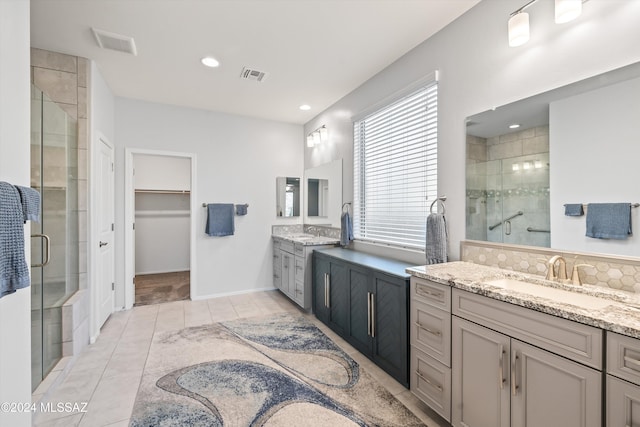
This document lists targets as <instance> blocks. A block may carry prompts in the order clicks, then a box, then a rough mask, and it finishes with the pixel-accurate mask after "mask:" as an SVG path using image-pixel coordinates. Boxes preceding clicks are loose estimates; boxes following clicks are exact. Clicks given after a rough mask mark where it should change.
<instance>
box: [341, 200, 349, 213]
mask: <svg viewBox="0 0 640 427" xmlns="http://www.w3.org/2000/svg"><path fill="white" fill-rule="evenodd" d="M345 206H346V207H347V212H349V207H350V206H351V202H344V203H343V204H342V212H344V207H345Z"/></svg>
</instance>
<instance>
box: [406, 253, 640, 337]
mask: <svg viewBox="0 0 640 427" xmlns="http://www.w3.org/2000/svg"><path fill="white" fill-rule="evenodd" d="M407 273H409V274H411V275H412V276H416V277H419V278H422V279H427V280H431V281H434V282H437V283H442V284H444V285H449V286H452V287H453V288H457V289H462V290H464V291H468V292H473V293H475V294H479V295H484V296H486V297H489V298H493V299H495V300H499V301H505V302H508V303H511V304H516V305H519V306H522V307H526V308H530V309H533V310H537V311H540V312H543V313H547V314H551V315H553V316H557V317H561V318H564V319H569V320H573V321H576V322H579V323H583V324H586V325H590V326H595V327H597V328H601V329H605V330H607V331H613V332H617V333H619V334H623V335H627V336H631V337H634V338H640V295H638V294H632V293H629V292H624V291H617V290H615V289H610V288H604V287H600V286H591V285H582V286H575V285H570V284H567V285H565V284H562V283H557V282H552V281H548V280H545V279H543V278H541V277H540V276H535V275H531V274H526V273H520V272H515V271H510V270H503V269H499V268H495V267H487V266H484V265H479V264H473V263H469V262H463V261H456V262H449V263H445V264H435V265H425V266H419V267H412V268H408V269H407ZM497 279H515V280H520V281H526V282H529V283H532V287H535V286H536V285H538V286H548V287H553V288H557V289H562V290H568V291H572V292H577V293H583V294H587V295H591V296H597V297H600V298H604V299H607V300H610V302H611V304H610V305H607V306H605V307H603V308H597V309H596V308H587V307H586V306H580V305H579V303H578V302H576V303H575V305H574V304H573V303H571V304H569V303H563V302H558V301H554V300H552V299H548V298H543V297H540V296H536V295H533V294H530V293H528V292H524V291H516V290H511V289H505V288H502V287H499V286H494V285H491V284H488V283H487V282H490V281H493V280H497ZM532 293H533V292H532Z"/></svg>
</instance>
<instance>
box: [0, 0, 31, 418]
mask: <svg viewBox="0 0 640 427" xmlns="http://www.w3.org/2000/svg"><path fill="white" fill-rule="evenodd" d="M29 56H30V51H29V2H26V1H21V0H3V1H0V93H1V94H2V96H0V181H6V182H10V183H12V184H17V185H24V186H29V171H30V166H29V155H30V154H29V150H30V144H29V135H30V122H29V120H30V116H31V113H30V106H29V102H30V98H31V96H30V92H31V89H30V87H31V84H30V76H31V73H30V71H29V61H30V59H29ZM29 235H30V223H29V222H27V225H25V241H26V243H25V246H26V247H25V249H26V257H27V264H29V263H30V258H31V257H30V246H29V238H28V236H29ZM0 402H16V403H18V402H31V289H30V288H25V289H21V290H19V291H17V292H16V293H14V294H11V295H7V296H5V297H4V298H2V299H0ZM0 425H2V426H15V427H27V426H30V425H31V414H30V413H29V412H28V411H24V412H21V413H11V412H5V411H0Z"/></svg>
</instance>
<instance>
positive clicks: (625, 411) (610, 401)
mask: <svg viewBox="0 0 640 427" xmlns="http://www.w3.org/2000/svg"><path fill="white" fill-rule="evenodd" d="M607 426H608V427H638V426H640V387H638V386H637V385H635V384H631V383H628V382H626V381H623V380H621V379H619V378H616V377H614V376H612V375H607Z"/></svg>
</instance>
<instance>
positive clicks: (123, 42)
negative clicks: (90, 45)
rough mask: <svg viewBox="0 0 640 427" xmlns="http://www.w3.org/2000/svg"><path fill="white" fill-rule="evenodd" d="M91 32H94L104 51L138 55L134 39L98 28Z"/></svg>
mask: <svg viewBox="0 0 640 427" xmlns="http://www.w3.org/2000/svg"><path fill="white" fill-rule="evenodd" d="M91 31H93V35H94V36H95V38H96V42H98V46H100V47H101V48H103V49H111V50H117V51H118V52H123V53H129V54H131V55H137V54H138V52H137V50H136V43H135V42H134V41H133V37H129V36H123V35H122V34H116V33H110V32H108V31H104V30H98V29H96V28H92V29H91Z"/></svg>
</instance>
